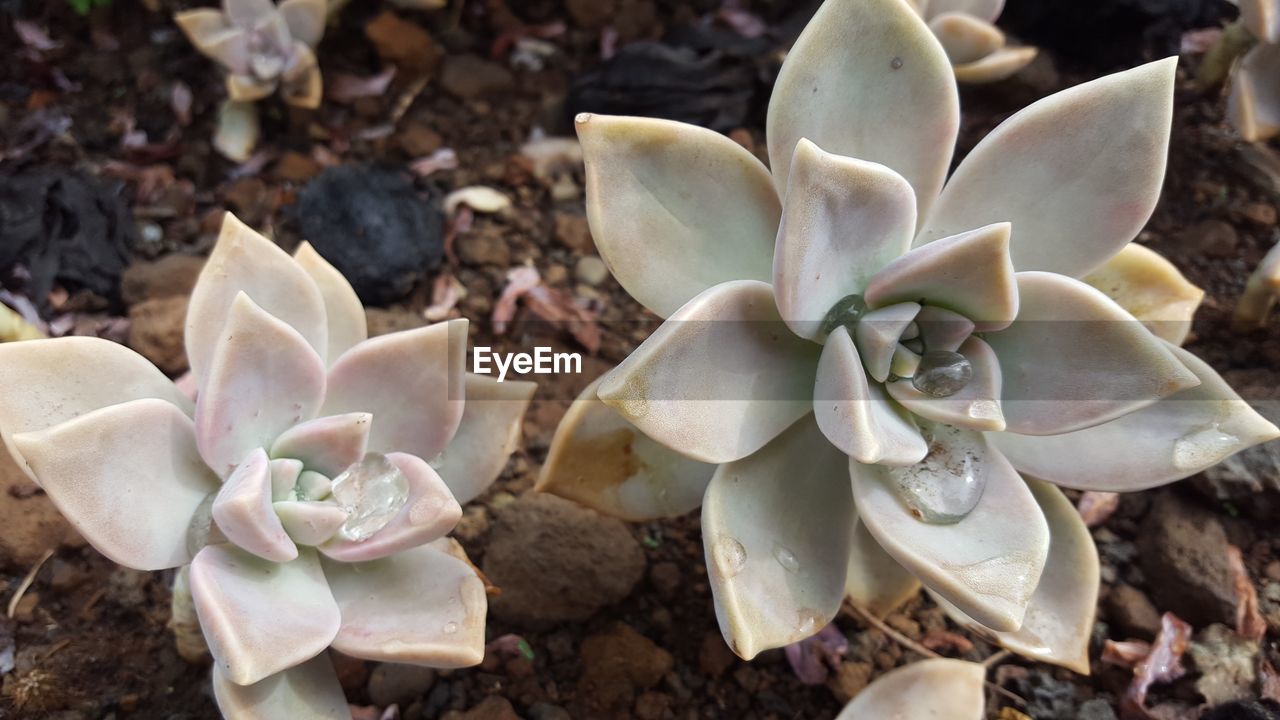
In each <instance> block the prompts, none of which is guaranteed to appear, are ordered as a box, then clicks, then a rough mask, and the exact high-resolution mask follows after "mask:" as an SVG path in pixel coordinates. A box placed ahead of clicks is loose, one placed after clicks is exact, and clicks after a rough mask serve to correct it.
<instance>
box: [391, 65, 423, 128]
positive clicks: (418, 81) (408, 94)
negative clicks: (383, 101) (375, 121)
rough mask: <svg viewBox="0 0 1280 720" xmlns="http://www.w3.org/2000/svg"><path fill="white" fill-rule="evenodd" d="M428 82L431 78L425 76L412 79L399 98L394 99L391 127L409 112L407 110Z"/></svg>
mask: <svg viewBox="0 0 1280 720" xmlns="http://www.w3.org/2000/svg"><path fill="white" fill-rule="evenodd" d="M430 80H431V78H430V77H428V76H427V75H425V74H424V75H419V76H418V77H416V78H414V80H413V82H412V83H410V84H409V87H407V88H405V90H404V92H402V93H400V97H398V98H396V104H395V106H394V107H392V108H391V117H390V120H391V124H392V125H395V124H396V123H398V122H400V118H402V117H404V114H405V113H407V112H409V108H410V107H412V106H413V102H414V101H415V100H417V99H418V96H419V95H421V94H422V91H423V90H425V89H426V87H427V83H428V82H429V81H430Z"/></svg>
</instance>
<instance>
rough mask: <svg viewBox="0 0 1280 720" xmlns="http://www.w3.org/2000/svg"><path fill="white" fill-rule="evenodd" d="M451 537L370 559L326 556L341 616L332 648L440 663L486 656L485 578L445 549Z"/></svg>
mask: <svg viewBox="0 0 1280 720" xmlns="http://www.w3.org/2000/svg"><path fill="white" fill-rule="evenodd" d="M450 542H451V541H449V540H447V539H446V540H443V541H440V542H437V543H432V544H430V545H423V546H422V547H416V548H412V549H410V550H406V551H404V552H402V553H397V554H395V555H392V556H390V557H384V558H382V559H380V560H374V561H372V562H364V563H356V564H346V563H334V562H326V563H325V575H326V577H328V578H329V586H330V587H331V588H332V590H333V596H334V597H335V598H336V599H337V601H338V607H339V608H341V610H342V618H343V621H342V628H341V629H340V630H338V636H337V637H335V638H334V640H333V647H334V649H336V650H338V651H339V652H342V653H344V654H346V655H350V656H352V657H357V658H362V659H365V660H377V661H380V662H395V663H410V664H414V665H427V666H430V667H437V668H458V667H467V666H470V665H476V664H478V663H479V662H480V660H481V659H482V658H483V657H484V618H485V611H486V608H487V601H486V599H485V593H484V583H483V582H481V580H480V578H479V577H477V576H476V572H475V570H474V569H473V568H472V566H471V565H470V564H468V563H467V562H466V561H465V560H461V559H459V558H457V557H455V556H454V555H453V554H451V553H449V552H447V551H446V550H444V549H443V548H445V547H447V546H448V545H447V544H448V543H450ZM375 588H376V592H375V591H374V589H375Z"/></svg>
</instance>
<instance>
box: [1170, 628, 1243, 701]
mask: <svg viewBox="0 0 1280 720" xmlns="http://www.w3.org/2000/svg"><path fill="white" fill-rule="evenodd" d="M1259 651H1260V648H1259V646H1258V643H1256V642H1253V641H1252V640H1245V639H1244V638H1242V637H1240V636H1239V635H1237V634H1235V632H1234V631H1232V630H1231V629H1230V628H1228V627H1227V626H1226V625H1216V624H1215V625H1210V626H1209V627H1207V628H1205V629H1204V630H1202V631H1200V633H1199V634H1197V635H1196V637H1195V639H1194V640H1192V642H1191V644H1190V645H1188V646H1187V652H1188V654H1190V656H1191V659H1192V660H1193V661H1195V664H1196V669H1197V670H1199V671H1200V677H1199V678H1197V679H1196V692H1199V693H1200V694H1201V695H1203V696H1204V699H1205V700H1206V701H1208V703H1209V704H1210V705H1219V704H1221V703H1225V702H1228V701H1231V700H1246V699H1248V698H1251V697H1253V696H1254V695H1255V692H1254V689H1253V688H1254V683H1255V682H1256V681H1257V678H1258V673H1257V666H1258V652H1259Z"/></svg>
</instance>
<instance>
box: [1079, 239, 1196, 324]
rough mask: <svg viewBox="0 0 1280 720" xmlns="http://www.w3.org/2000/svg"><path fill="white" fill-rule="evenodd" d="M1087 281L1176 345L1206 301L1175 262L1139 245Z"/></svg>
mask: <svg viewBox="0 0 1280 720" xmlns="http://www.w3.org/2000/svg"><path fill="white" fill-rule="evenodd" d="M1083 280H1084V281H1085V282H1086V283H1089V284H1090V285H1092V286H1094V287H1096V288H1098V289H1099V290H1101V291H1102V292H1104V293H1106V295H1107V297H1109V298H1111V299H1112V300H1115V301H1116V303H1117V304H1118V305H1119V306H1120V307H1122V308H1124V309H1125V311H1126V312H1128V313H1129V314H1130V315H1133V316H1134V317H1135V318H1137V319H1138V320H1141V321H1142V324H1143V325H1146V326H1147V329H1148V330H1150V331H1151V332H1152V334H1154V335H1155V336H1156V337H1158V338H1160V339H1161V340H1166V341H1168V342H1171V343H1173V344H1174V345H1181V344H1182V343H1183V341H1185V340H1186V339H1187V334H1188V333H1190V332H1191V318H1192V317H1193V316H1194V315H1195V314H1196V309H1197V308H1199V307H1200V301H1201V300H1203V299H1204V290H1201V289H1200V288H1198V287H1196V286H1195V285H1192V284H1191V282H1190V281H1188V280H1187V279H1186V278H1185V277H1183V275H1182V273H1180V272H1178V268H1176V267H1174V265H1173V263H1171V262H1169V261H1168V260H1166V259H1165V258H1164V256H1162V255H1161V254H1160V253H1158V252H1156V251H1154V250H1152V249H1150V248H1146V247H1143V246H1141V245H1138V244H1136V243H1129V244H1128V245H1125V246H1124V249H1123V250H1121V251H1120V252H1118V253H1116V254H1115V255H1114V256H1112V258H1111V259H1110V260H1108V261H1107V263H1106V264H1105V265H1103V266H1102V267H1100V268H1098V269H1097V270H1094V271H1093V272H1091V273H1089V274H1088V275H1087V276H1085V277H1084V278H1083Z"/></svg>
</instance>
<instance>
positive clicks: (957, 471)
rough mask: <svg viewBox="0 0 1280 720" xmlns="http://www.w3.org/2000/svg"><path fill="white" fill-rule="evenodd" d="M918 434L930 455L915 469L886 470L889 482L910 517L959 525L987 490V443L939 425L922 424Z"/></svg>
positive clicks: (978, 437)
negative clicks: (911, 515)
mask: <svg viewBox="0 0 1280 720" xmlns="http://www.w3.org/2000/svg"><path fill="white" fill-rule="evenodd" d="M920 434H921V435H923V436H924V439H925V441H926V442H928V443H929V454H928V455H925V458H924V460H921V461H920V462H918V463H916V464H915V465H910V466H908V467H891V468H887V470H888V474H889V479H890V480H892V481H893V484H894V488H895V489H896V490H897V492H898V497H899V498H901V499H902V501H903V502H904V503H905V504H906V505H907V508H908V509H909V510H910V511H911V514H913V515H915V516H916V517H918V518H920V519H921V520H923V521H925V522H928V523H935V524H949V523H955V522H959V521H961V520H963V519H964V517H965V516H966V515H968V514H969V513H970V511H972V510H973V508H974V507H976V506H977V504H978V500H980V499H981V498H982V492H983V490H985V489H986V486H987V462H986V456H987V445H986V441H985V440H983V438H982V435H981V434H980V433H976V432H973V431H972V430H962V429H961V428H957V427H952V426H950V425H943V424H940V423H939V424H933V423H922V424H921V428H920Z"/></svg>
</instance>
